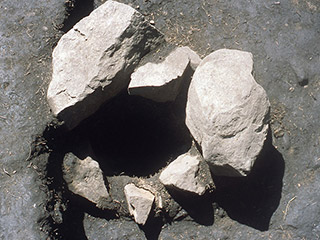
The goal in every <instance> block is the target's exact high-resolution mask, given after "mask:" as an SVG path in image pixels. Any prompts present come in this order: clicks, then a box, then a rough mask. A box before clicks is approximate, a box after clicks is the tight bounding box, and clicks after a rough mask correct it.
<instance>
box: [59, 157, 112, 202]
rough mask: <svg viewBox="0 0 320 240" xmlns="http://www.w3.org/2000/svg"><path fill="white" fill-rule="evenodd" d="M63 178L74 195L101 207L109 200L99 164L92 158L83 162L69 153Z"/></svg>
mask: <svg viewBox="0 0 320 240" xmlns="http://www.w3.org/2000/svg"><path fill="white" fill-rule="evenodd" d="M63 178H64V180H65V181H66V182H67V185H68V188H69V190H70V191H71V192H73V193H74V194H77V195H80V196H81V197H84V198H86V199H88V200H89V201H90V202H93V203H94V204H96V205H97V207H99V204H100V202H103V201H104V200H105V199H107V198H109V193H108V190H107V188H106V186H105V181H104V177H103V173H102V171H101V169H100V167H99V163H98V162H96V161H95V160H93V159H92V158H91V157H86V158H85V159H84V160H81V159H79V158H77V157H76V156H74V155H73V154H71V153H69V154H67V155H66V157H65V158H64V161H63Z"/></svg>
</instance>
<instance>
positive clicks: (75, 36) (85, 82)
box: [47, 1, 163, 129]
mask: <svg viewBox="0 0 320 240" xmlns="http://www.w3.org/2000/svg"><path fill="white" fill-rule="evenodd" d="M162 39H163V36H162V34H161V33H160V32H158V31H157V30H156V29H155V28H154V27H153V26H151V25H150V24H149V23H148V22H147V21H145V20H144V18H143V16H142V15H141V14H140V13H138V12H137V11H136V10H134V9H133V8H131V7H129V6H127V5H125V4H121V3H118V2H115V1H107V2H106V3H105V4H103V5H101V6H100V7H99V8H97V9H96V10H94V11H93V12H92V13H91V14H90V15H89V16H88V17H85V18H84V19H82V20H81V21H80V22H78V23H77V24H76V25H75V26H74V27H73V28H72V29H71V30H70V31H69V32H67V33H66V34H65V35H64V36H62V38H61V39H60V41H59V42H58V45H57V46H56V48H55V49H54V51H53V54H52V57H53V59H52V67H53V73H52V81H51V82H50V85H49V89H48V93H47V98H48V102H49V105H50V107H51V109H52V112H53V113H54V115H56V116H58V117H59V118H61V119H62V120H64V122H65V124H66V126H67V128H69V129H72V128H74V127H75V126H77V125H78V124H79V123H80V122H81V121H82V120H83V119H85V118H87V117H88V116H90V115H91V114H93V113H94V112H95V111H96V110H97V109H98V108H99V107H100V106H101V104H102V103H104V102H106V101H107V100H109V99H110V98H112V97H114V96H115V95H116V94H118V93H119V92H120V91H121V90H123V89H125V88H126V87H127V86H128V83H129V80H130V74H131V73H132V71H133V69H134V67H135V66H136V65H137V64H138V63H139V61H140V59H141V57H142V56H144V55H145V54H146V53H147V52H148V51H150V49H151V48H152V47H153V46H155V45H157V44H158V43H159V42H161V41H162Z"/></svg>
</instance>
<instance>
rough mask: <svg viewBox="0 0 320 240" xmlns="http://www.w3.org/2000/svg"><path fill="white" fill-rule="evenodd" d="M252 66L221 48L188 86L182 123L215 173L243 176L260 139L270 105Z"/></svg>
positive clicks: (245, 57)
mask: <svg viewBox="0 0 320 240" xmlns="http://www.w3.org/2000/svg"><path fill="white" fill-rule="evenodd" d="M252 66H253V60H252V54H251V53H249V52H243V51H238V50H228V49H221V50H218V51H215V52H213V53H211V54H210V55H209V56H207V57H206V58H204V59H203V61H202V62H201V63H200V65H199V67H198V68H197V69H196V71H195V73H194V76H193V79H192V81H191V84H190V88H189V92H188V100H187V107H186V124H187V127H188V128H189V130H190V132H191V134H192V135H193V137H194V138H195V140H196V141H197V142H198V144H199V145H200V147H201V150H202V154H203V157H204V159H205V160H207V161H208V162H209V163H210V164H211V166H213V168H212V170H213V171H214V173H215V174H217V175H226V176H244V175H247V174H248V173H249V172H250V170H251V168H252V166H253V164H254V162H255V160H256V158H257V156H258V154H259V153H260V151H261V149H262V147H263V144H264V141H265V139H266V135H267V130H268V121H269V108H270V103H269V100H268V98H267V95H266V92H265V91H264V89H263V88H262V87H261V86H260V85H258V84H257V83H256V82H255V80H254V78H253V76H252V75H251V72H252Z"/></svg>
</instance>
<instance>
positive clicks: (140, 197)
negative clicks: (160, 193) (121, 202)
mask: <svg viewBox="0 0 320 240" xmlns="http://www.w3.org/2000/svg"><path fill="white" fill-rule="evenodd" d="M124 193H125V196H126V199H127V202H128V208H129V212H130V214H131V215H133V217H134V220H135V221H136V223H138V224H141V225H144V224H145V223H146V222H147V220H148V217H149V214H150V211H151V208H152V205H153V202H154V198H155V197H154V195H153V194H152V193H151V192H149V191H147V190H145V189H142V188H138V187H136V186H135V185H134V184H133V183H130V184H128V185H126V186H125V187H124Z"/></svg>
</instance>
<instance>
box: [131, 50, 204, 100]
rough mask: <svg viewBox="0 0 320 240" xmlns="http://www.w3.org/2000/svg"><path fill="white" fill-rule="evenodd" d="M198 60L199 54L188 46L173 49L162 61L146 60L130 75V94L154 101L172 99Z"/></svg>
mask: <svg viewBox="0 0 320 240" xmlns="http://www.w3.org/2000/svg"><path fill="white" fill-rule="evenodd" d="M191 58H192V63H193V65H192V66H195V65H196V64H197V62H199V59H200V58H199V56H198V58H199V59H198V58H197V54H196V53H195V52H193V51H192V50H191V49H190V48H188V47H180V48H176V49H174V50H173V51H172V52H171V53H170V54H169V55H168V56H167V57H166V58H165V59H164V60H163V61H162V62H159V63H152V62H148V63H146V64H145V65H142V66H140V67H138V68H137V69H136V71H135V72H134V73H133V74H132V75H131V81H130V84H129V87H128V92H129V94H130V95H139V96H142V97H144V98H148V99H151V100H153V101H156V102H168V101H174V100H175V99H176V97H177V95H178V93H179V90H180V86H181V83H182V82H183V81H184V80H186V78H187V77H190V76H189V74H188V70H189V68H190V64H191V61H190V59H191Z"/></svg>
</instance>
